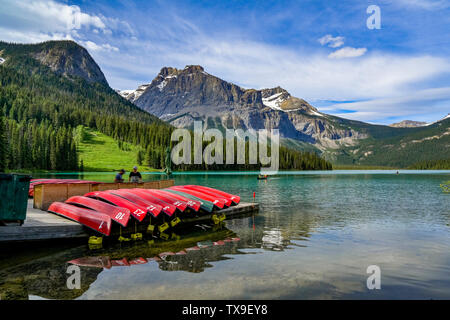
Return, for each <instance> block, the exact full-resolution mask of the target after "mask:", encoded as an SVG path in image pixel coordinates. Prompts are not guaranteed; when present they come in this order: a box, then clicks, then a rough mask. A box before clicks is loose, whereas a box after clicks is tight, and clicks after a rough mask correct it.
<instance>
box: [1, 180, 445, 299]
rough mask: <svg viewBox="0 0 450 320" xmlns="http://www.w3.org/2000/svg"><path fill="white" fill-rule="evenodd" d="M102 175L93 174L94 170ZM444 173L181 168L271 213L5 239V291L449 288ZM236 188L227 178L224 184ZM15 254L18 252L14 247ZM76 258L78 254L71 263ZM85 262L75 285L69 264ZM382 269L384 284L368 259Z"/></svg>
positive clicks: (52, 294) (221, 293) (400, 294)
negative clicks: (157, 227) (77, 241)
mask: <svg viewBox="0 0 450 320" xmlns="http://www.w3.org/2000/svg"><path fill="white" fill-rule="evenodd" d="M86 178H89V179H91V178H92V177H87V176H86ZM448 179H449V176H448V175H447V176H445V175H444V176H439V175H436V174H435V175H425V174H423V175H417V176H415V175H412V174H410V175H404V176H402V175H399V176H398V175H382V174H378V175H373V176H371V175H355V174H351V175H342V176H338V175H324V176H321V175H308V176H292V177H282V178H273V179H272V180H268V181H267V182H264V183H259V182H258V181H257V180H256V178H255V177H254V176H253V177H246V176H239V177H234V176H229V177H225V176H208V175H204V176H177V184H204V185H209V186H211V187H215V188H219V189H227V190H229V191H230V192H233V193H237V194H240V195H242V199H243V201H249V200H252V194H253V192H256V201H257V202H259V203H260V208H261V209H260V213H259V214H258V215H256V216H251V217H248V218H242V219H235V220H229V221H226V223H227V224H226V226H223V227H221V228H213V227H211V226H208V225H198V226H196V228H195V229H194V230H189V231H186V233H184V234H183V233H180V234H170V235H168V236H167V240H165V241H163V240H153V239H147V240H146V241H142V242H138V243H128V244H124V245H120V244H114V245H111V246H108V247H106V248H104V249H102V250H96V251H89V250H87V248H86V247H85V246H78V247H70V248H61V249H58V250H56V249H55V250H53V251H51V252H43V253H42V254H37V252H34V251H32V250H30V252H28V253H24V255H23V256H22V257H17V255H16V254H14V255H12V254H11V256H8V255H3V252H2V250H1V249H0V295H1V297H2V299H5V298H9V299H12V298H27V297H29V296H31V297H32V298H36V297H43V298H51V299H74V298H79V299H103V298H106V299H186V298H190V299H215V298H218V299H278V298H286V299H301V298H358V299H360V298H368V299H373V298H387V299H391V298H426V299H428V298H449V297H450V279H449V277H448V274H449V272H450V255H449V252H450V250H449V248H450V247H449V243H450V232H449V228H448V224H449V217H450V213H449V210H448V208H449V207H450V202H449V201H450V197H448V195H445V194H443V193H442V191H441V190H440V188H439V184H440V183H441V182H442V181H443V180H445V181H446V180H448ZM224 186H226V187H224ZM233 239H234V240H233ZM13 256H14V257H13ZM69 262H70V263H69ZM73 263H76V264H78V265H80V268H81V269H82V277H83V280H82V282H81V283H82V289H80V290H79V291H73V290H70V291H69V290H67V289H66V283H65V281H66V279H67V276H68V275H67V274H66V273H65V270H66V268H67V266H69V265H70V264H73ZM372 264H376V265H379V266H380V267H381V269H382V290H381V291H377V292H373V291H369V290H368V289H367V287H366V279H367V274H366V268H367V266H368V265H372Z"/></svg>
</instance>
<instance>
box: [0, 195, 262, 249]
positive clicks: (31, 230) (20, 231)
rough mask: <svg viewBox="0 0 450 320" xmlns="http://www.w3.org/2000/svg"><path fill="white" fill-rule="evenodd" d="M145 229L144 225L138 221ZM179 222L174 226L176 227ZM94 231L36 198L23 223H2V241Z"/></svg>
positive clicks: (235, 210) (245, 209)
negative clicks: (40, 204)
mask: <svg viewBox="0 0 450 320" xmlns="http://www.w3.org/2000/svg"><path fill="white" fill-rule="evenodd" d="M258 210H259V205H258V204H257V203H245V202H241V203H240V204H238V205H236V206H233V207H230V208H226V209H222V210H218V211H216V212H214V213H216V214H222V213H223V214H225V216H226V219H233V218H237V217H242V216H248V215H251V214H253V213H256V212H258ZM211 218H212V215H211V214H207V215H203V216H199V217H193V218H186V219H183V222H182V223H181V224H180V227H181V226H187V225H189V224H192V223H205V222H209V221H211ZM138 226H139V229H141V230H142V228H143V227H145V228H146V227H147V226H144V225H139V224H138ZM177 227H178V226H176V227H175V228H177ZM91 235H92V231H90V230H89V229H88V228H86V227H84V226H82V225H81V224H79V223H77V222H73V221H71V220H68V219H66V218H63V217H60V216H57V215H55V214H52V213H49V212H47V211H42V210H39V209H35V208H33V201H32V200H30V201H28V210H27V218H26V220H25V223H24V224H23V225H22V226H0V244H8V243H20V242H30V241H44V240H62V239H65V240H76V239H78V240H79V239H83V238H89V236H91Z"/></svg>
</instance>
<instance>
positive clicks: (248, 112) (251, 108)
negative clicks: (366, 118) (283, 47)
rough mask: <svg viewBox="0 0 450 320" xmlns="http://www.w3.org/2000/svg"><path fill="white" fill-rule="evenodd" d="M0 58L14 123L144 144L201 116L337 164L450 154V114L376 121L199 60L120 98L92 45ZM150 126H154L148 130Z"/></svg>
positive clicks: (7, 48) (29, 48)
mask: <svg viewBox="0 0 450 320" xmlns="http://www.w3.org/2000/svg"><path fill="white" fill-rule="evenodd" d="M0 58H1V60H0V72H1V73H2V74H3V75H4V78H3V79H0V81H2V82H1V84H2V86H3V88H2V86H0V91H2V90H3V91H2V92H3V93H4V94H3V95H2V96H0V107H2V105H3V109H4V112H5V114H6V115H7V116H8V117H9V118H10V119H14V120H15V121H17V123H21V122H23V121H31V120H32V119H38V121H39V122H42V123H44V122H45V121H47V120H46V119H48V120H49V121H50V122H52V123H54V124H55V126H58V125H60V124H61V123H63V124H65V125H70V126H76V125H78V124H82V123H86V124H87V126H89V127H92V128H97V129H99V128H101V130H100V131H101V132H103V133H105V134H107V135H110V136H113V137H114V138H115V139H119V140H125V141H128V142H131V143H136V144H142V143H143V142H145V141H147V139H148V141H153V140H152V138H151V135H153V134H158V131H159V132H161V130H163V129H161V128H159V127H157V126H160V125H162V126H163V127H169V126H167V125H166V124H165V123H164V122H168V123H170V124H171V125H173V126H175V127H185V128H191V127H192V124H193V121H194V120H203V121H204V122H205V124H206V126H207V127H210V128H211V127H214V128H219V129H220V130H224V129H225V128H234V129H235V128H242V129H249V128H252V129H279V130H280V134H281V136H282V142H283V144H284V145H285V146H287V147H290V148H296V149H298V150H307V151H315V152H317V153H319V154H321V155H322V156H323V157H324V158H326V159H328V160H330V161H332V162H333V163H335V164H349V165H377V166H378V165H379V166H395V167H407V166H410V165H412V164H414V163H415V162H419V161H428V160H442V159H450V148H449V146H450V117H449V116H447V117H445V118H444V119H442V120H440V121H437V122H435V123H432V124H427V125H420V126H417V125H419V124H418V123H411V122H409V121H407V122H403V124H401V125H395V126H393V127H391V126H384V125H372V124H368V123H364V122H361V121H355V120H348V119H344V118H340V117H335V116H332V115H328V114H325V113H322V112H319V111H318V110H317V109H316V108H315V107H313V106H312V105H311V104H309V103H308V102H307V101H305V100H304V99H301V98H296V97H293V96H292V95H291V94H290V93H289V92H288V91H286V90H285V89H283V88H280V87H274V88H268V89H261V90H255V89H244V88H242V87H240V86H238V85H235V84H233V83H230V82H227V81H224V80H222V79H220V78H218V77H215V76H213V75H211V74H209V73H207V72H206V71H205V70H204V69H203V68H202V67H201V66H195V65H191V66H186V67H185V68H184V69H176V68H170V67H164V68H162V69H161V71H160V72H159V74H158V75H157V76H156V77H155V78H154V79H153V81H151V82H150V83H148V84H143V85H141V86H139V87H138V88H137V89H136V90H125V91H118V93H119V94H120V95H119V94H118V93H117V92H116V91H114V90H112V89H111V88H110V87H109V85H108V82H107V80H106V78H105V76H104V74H103V72H102V71H101V69H100V67H99V66H98V65H97V63H96V62H95V61H94V59H92V57H91V56H90V55H89V53H88V52H87V50H86V49H84V48H83V47H81V46H79V45H78V44H76V43H75V42H73V41H49V42H44V43H40V44H33V45H21V44H10V43H5V42H0ZM8 92H9V93H8ZM11 92H13V94H12V93H11ZM155 116H156V117H155ZM158 118H159V119H160V120H164V122H163V121H160V120H158ZM145 125H149V126H153V127H154V129H151V130H153V131H152V133H151V135H150V134H147V133H146V132H148V130H150V129H146V127H145ZM411 125H414V127H411ZM153 127H152V128H153ZM164 130H165V129H164ZM168 138H170V137H165V138H164V139H168ZM158 139H159V138H158ZM158 139H157V140H158ZM155 141H156V140H155ZM158 141H159V140H158Z"/></svg>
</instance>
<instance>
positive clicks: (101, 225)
mask: <svg viewBox="0 0 450 320" xmlns="http://www.w3.org/2000/svg"><path fill="white" fill-rule="evenodd" d="M102 227H103V221H102V223H100V226H99V227H98V230H100V229H101V228H102Z"/></svg>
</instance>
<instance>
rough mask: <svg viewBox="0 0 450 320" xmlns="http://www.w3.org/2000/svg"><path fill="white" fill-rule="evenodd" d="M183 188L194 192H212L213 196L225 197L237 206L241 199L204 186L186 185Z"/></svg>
mask: <svg viewBox="0 0 450 320" xmlns="http://www.w3.org/2000/svg"><path fill="white" fill-rule="evenodd" d="M184 187H185V188H191V189H194V190H199V191H209V192H213V193H215V194H218V195H221V196H223V197H227V198H229V199H230V200H231V201H233V202H234V203H235V204H239V202H240V201H241V197H239V196H236V195H234V194H230V193H227V192H224V191H221V190H218V189H214V188H210V187H205V186H196V185H186V186H184Z"/></svg>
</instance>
